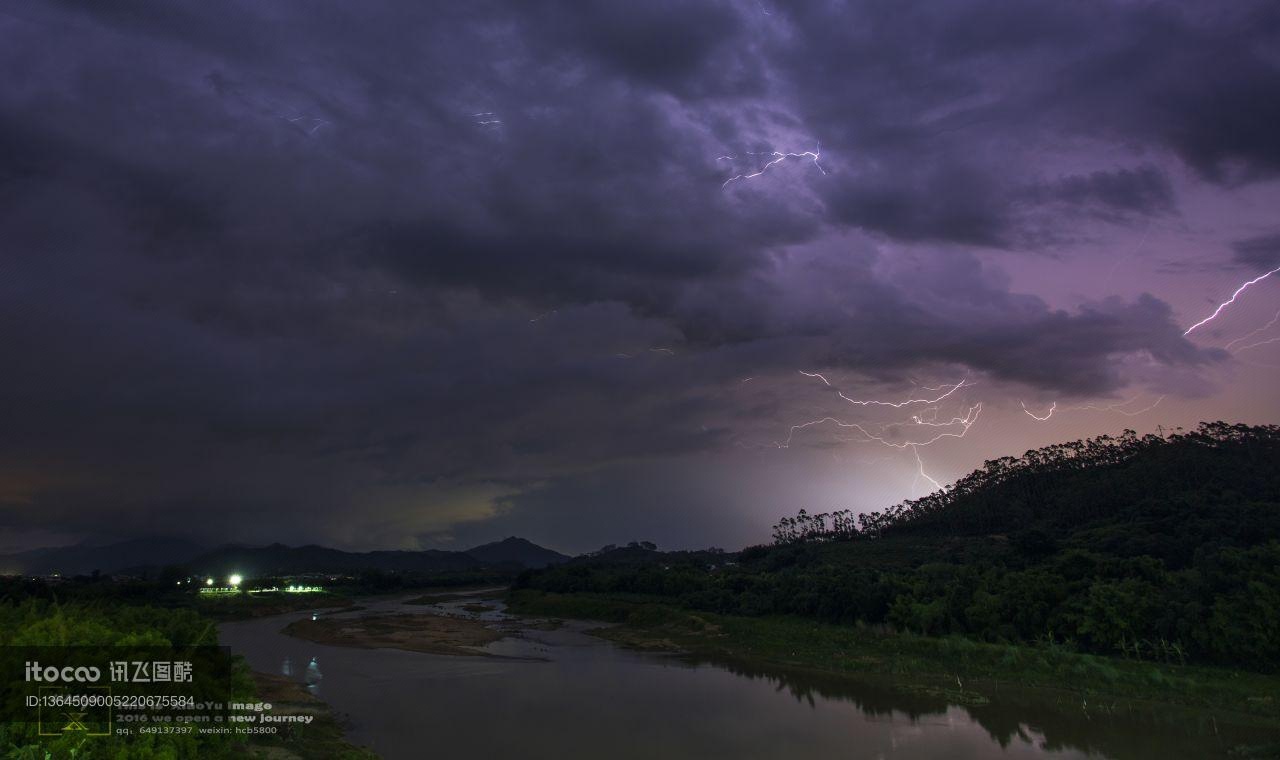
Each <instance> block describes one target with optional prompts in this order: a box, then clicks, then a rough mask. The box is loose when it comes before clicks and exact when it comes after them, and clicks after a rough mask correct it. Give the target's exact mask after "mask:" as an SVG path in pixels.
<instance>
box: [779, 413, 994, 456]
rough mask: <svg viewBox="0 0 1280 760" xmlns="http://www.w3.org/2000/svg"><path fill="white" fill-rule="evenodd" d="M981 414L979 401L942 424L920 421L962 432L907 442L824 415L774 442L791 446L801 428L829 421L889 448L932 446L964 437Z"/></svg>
mask: <svg viewBox="0 0 1280 760" xmlns="http://www.w3.org/2000/svg"><path fill="white" fill-rule="evenodd" d="M980 414H982V404H981V403H977V404H974V405H973V406H971V407H969V411H968V412H967V413H966V414H965V416H963V417H955V418H953V419H952V420H951V421H950V422H947V423H942V424H938V423H928V422H920V423H918V424H920V425H925V426H928V427H938V428H940V427H954V426H957V425H959V426H960V432H952V431H947V432H942V433H937V434H935V435H934V436H933V437H932V438H929V439H928V440H924V441H905V442H898V441H890V440H888V439H887V438H884V437H883V436H880V435H876V434H875V433H872V432H871V431H870V430H867V429H866V428H865V427H863V426H862V425H860V424H858V423H856V422H844V421H843V420H839V419H836V418H835V417H822V418H820V419H816V420H810V421H808V422H802V423H800V424H798V425H792V426H791V429H790V430H789V431H788V432H787V438H786V440H785V441H777V442H775V443H774V446H776V447H777V448H780V449H788V448H791V442H792V440H794V439H795V435H796V433H797V432H799V431H801V430H805V429H807V428H811V427H815V426H817V425H825V424H828V423H830V424H832V425H835V426H836V427H838V428H841V429H845V430H848V429H852V430H857V431H858V432H859V433H862V435H863V436H865V437H866V440H868V441H874V442H876V443H879V444H881V445H882V446H888V447H889V448H892V449H906V448H910V447H914V446H931V445H933V444H934V443H937V442H938V441H940V440H942V439H943V438H963V437H964V436H965V434H966V433H968V432H969V428H971V427H973V423H975V422H977V421H978V416H979V415H980ZM912 421H913V422H914V421H915V420H914V419H913V420H912Z"/></svg>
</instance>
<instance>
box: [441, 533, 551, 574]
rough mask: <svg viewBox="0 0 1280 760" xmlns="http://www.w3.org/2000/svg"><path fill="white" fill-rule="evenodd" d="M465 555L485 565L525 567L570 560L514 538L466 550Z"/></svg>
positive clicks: (529, 542) (530, 542) (542, 565)
mask: <svg viewBox="0 0 1280 760" xmlns="http://www.w3.org/2000/svg"><path fill="white" fill-rule="evenodd" d="M466 554H467V555H469V556H471V557H474V558H476V559H477V560H479V561H481V562H483V563H485V564H487V565H504V564H516V565H523V566H525V567H546V566H547V565H558V564H560V563H561V562H568V561H569V559H570V557H569V556H568V555H565V554H561V553H560V552H557V551H553V550H551V549H547V548H544V547H541V546H538V545H537V544H535V543H533V542H532V541H527V540H525V539H523V538H517V537H515V536H512V537H510V538H505V539H503V540H501V541H494V542H493V543H491V544H484V545H483V546H477V547H475V548H474V549H468V550H467V551H466Z"/></svg>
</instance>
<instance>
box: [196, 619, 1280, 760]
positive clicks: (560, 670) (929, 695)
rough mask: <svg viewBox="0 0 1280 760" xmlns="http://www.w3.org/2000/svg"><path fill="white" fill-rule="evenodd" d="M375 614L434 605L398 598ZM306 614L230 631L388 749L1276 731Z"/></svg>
mask: <svg viewBox="0 0 1280 760" xmlns="http://www.w3.org/2000/svg"><path fill="white" fill-rule="evenodd" d="M440 608H445V609H443V611H447V612H449V613H453V612H455V611H458V612H459V613H461V609H462V608H461V607H460V606H458V605H440ZM365 610H366V611H368V612H376V613H383V612H412V613H420V612H425V611H427V610H424V609H423V608H422V606H416V607H415V606H406V605H403V604H400V603H399V602H390V601H388V602H381V601H380V602H377V603H370V604H369V605H368V606H367V607H366V608H365ZM438 611H439V610H438ZM307 614H309V613H301V614H300V615H299V614H295V615H292V616H282V617H280V618H275V619H271V618H266V619H257V620H253V621H245V622H239V623H230V624H226V625H224V626H223V628H222V633H221V635H222V638H223V641H224V642H225V643H227V644H228V645H230V646H231V647H232V649H233V650H234V651H235V652H237V653H240V654H243V655H245V656H246V657H247V658H248V660H249V662H250V664H251V665H252V666H253V667H254V668H257V669H261V670H274V669H275V668H279V669H280V671H281V673H283V674H284V675H286V676H288V677H290V678H293V679H294V680H296V681H298V682H300V683H303V684H305V686H306V688H307V689H308V690H309V691H311V693H313V694H317V695H319V693H320V684H321V683H322V682H323V683H324V685H325V688H324V690H323V691H324V694H323V698H324V699H325V701H326V702H328V703H329V704H331V705H332V706H333V707H334V708H335V709H336V710H338V711H339V712H340V713H343V714H345V715H346V716H348V717H349V719H350V726H351V729H350V733H349V737H350V738H351V739H352V740H353V741H355V742H357V743H362V744H365V745H366V746H370V747H371V748H373V749H374V750H375V751H377V752H378V753H379V754H381V755H382V756H383V757H385V758H388V760H393V759H394V758H415V759H416V758H420V757H421V756H422V754H421V753H422V747H423V746H424V742H428V743H430V746H431V747H432V748H433V750H434V751H435V752H436V753H439V754H442V755H443V756H474V757H522V758H540V757H546V758H556V759H557V760H568V759H571V758H576V757H583V758H588V757H590V758H595V757H601V756H609V757H611V758H646V759H647V758H652V757H662V758H664V760H666V759H668V758H672V759H678V758H691V759H692V758H699V759H701V758H705V757H743V758H760V757H771V758H772V757H776V758H794V757H805V758H825V757H854V758H894V759H896V760H917V759H921V758H974V759H977V758H986V757H992V756H999V757H1001V758H1003V759H1004V760H1015V759H1016V758H1042V757H1046V756H1052V757H1055V758H1085V757H1095V758H1096V757H1103V758H1115V759H1116V760H1153V759H1155V758H1159V759H1160V760H1165V759H1166V758H1167V759H1168V760H1178V759H1180V758H1197V759H1199V758H1207V757H1215V756H1223V755H1225V754H1226V752H1227V751H1228V750H1230V749H1231V748H1233V747H1235V746H1237V745H1240V744H1261V743H1265V742H1266V741H1268V740H1270V741H1275V738H1274V737H1267V736H1265V735H1263V734H1260V733H1259V732H1257V731H1256V730H1254V731H1253V732H1252V733H1251V732H1250V730H1245V729H1240V728H1238V727H1234V728H1233V727H1229V726H1228V725H1227V723H1226V722H1224V719H1223V716H1221V715H1219V716H1217V720H1216V725H1215V721H1214V719H1213V717H1212V716H1210V715H1207V714H1204V713H1196V712H1193V711H1182V712H1178V711H1170V710H1168V709H1161V710H1157V709H1154V708H1152V707H1151V706H1149V705H1142V704H1141V703H1128V702H1123V703H1114V704H1095V703H1093V702H1092V701H1089V702H1085V701H1083V700H1082V699H1081V698H1080V697H1079V696H1078V695H1073V694H1070V693H1066V692H1063V693H1061V694H1054V693H1046V692H1044V691H1029V690H1019V689H1011V688H1001V689H995V688H991V687H988V686H986V685H984V684H978V683H970V682H968V681H963V682H962V681H958V680H951V681H948V682H939V683H925V684H922V683H910V684H908V683H903V682H901V681H895V680H893V679H891V678H879V679H876V678H859V679H857V680H853V679H850V678H841V677H836V676H830V675H823V674H815V673H809V672H804V671H795V670H784V669H769V668H761V667H759V666H753V665H748V664H744V663H741V662H734V661H722V660H698V659H683V658H675V657H670V656H656V655H649V654H640V653H636V652H631V651H627V650H622V649H619V648H617V647H614V646H612V645H610V644H608V643H606V642H604V641H602V640H600V639H598V638H595V637H592V636H589V635H586V634H585V633H584V626H583V625H580V624H575V623H570V624H569V625H567V626H565V627H564V628H561V629H559V630H540V629H539V627H538V626H531V625H529V624H528V621H521V620H514V619H505V620H504V619H503V618H504V616H503V615H502V614H501V613H500V612H498V611H493V612H484V613H480V614H481V615H482V616H483V619H485V620H493V621H495V622H494V624H495V625H499V626H501V627H502V629H503V630H506V631H509V632H510V634H511V636H510V637H509V638H505V639H503V640H502V641H499V642H497V643H495V644H492V645H490V646H489V647H488V648H487V649H488V651H490V652H492V653H494V654H497V655H502V657H491V658H486V657H456V656H443V655H427V654H417V653H413V652H405V651H401V650H392V649H378V650H364V649H354V648H337V647H329V646H324V645H317V644H314V643H311V642H306V641H302V640H299V639H293V638H290V637H287V636H284V635H282V634H281V633H280V632H279V631H280V629H281V628H282V627H283V626H284V625H285V624H286V623H288V622H290V621H291V620H293V619H297V618H298V617H299V616H305V615H307ZM326 614H332V615H348V614H350V615H359V614H362V613H361V612H356V611H349V612H344V613H326ZM321 658H323V659H324V660H325V662H324V673H323V675H322V674H321V667H320V659H321ZM303 663H306V665H305V666H303ZM495 727H497V728H500V729H501V730H495Z"/></svg>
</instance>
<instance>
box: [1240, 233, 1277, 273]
mask: <svg viewBox="0 0 1280 760" xmlns="http://www.w3.org/2000/svg"><path fill="white" fill-rule="evenodd" d="M1231 248H1232V250H1233V251H1235V256H1233V257H1232V260H1233V261H1234V262H1235V263H1237V264H1242V265H1244V266H1246V267H1249V268H1250V269H1257V270H1259V271H1267V270H1270V269H1275V268H1276V267H1277V266H1280V233H1276V234H1273V235H1262V236H1261V237H1255V238H1248V239H1246V240H1237V241H1236V242H1235V243H1233V244H1232V245H1231Z"/></svg>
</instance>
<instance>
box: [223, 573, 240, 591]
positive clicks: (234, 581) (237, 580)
mask: <svg viewBox="0 0 1280 760" xmlns="http://www.w3.org/2000/svg"><path fill="white" fill-rule="evenodd" d="M243 580H244V578H241V577H240V574H239V573H236V574H235V575H233V576H231V577H230V578H228V579H227V582H229V583H230V584H231V587H232V588H236V587H238V586H239V585H240V581H243Z"/></svg>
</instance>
